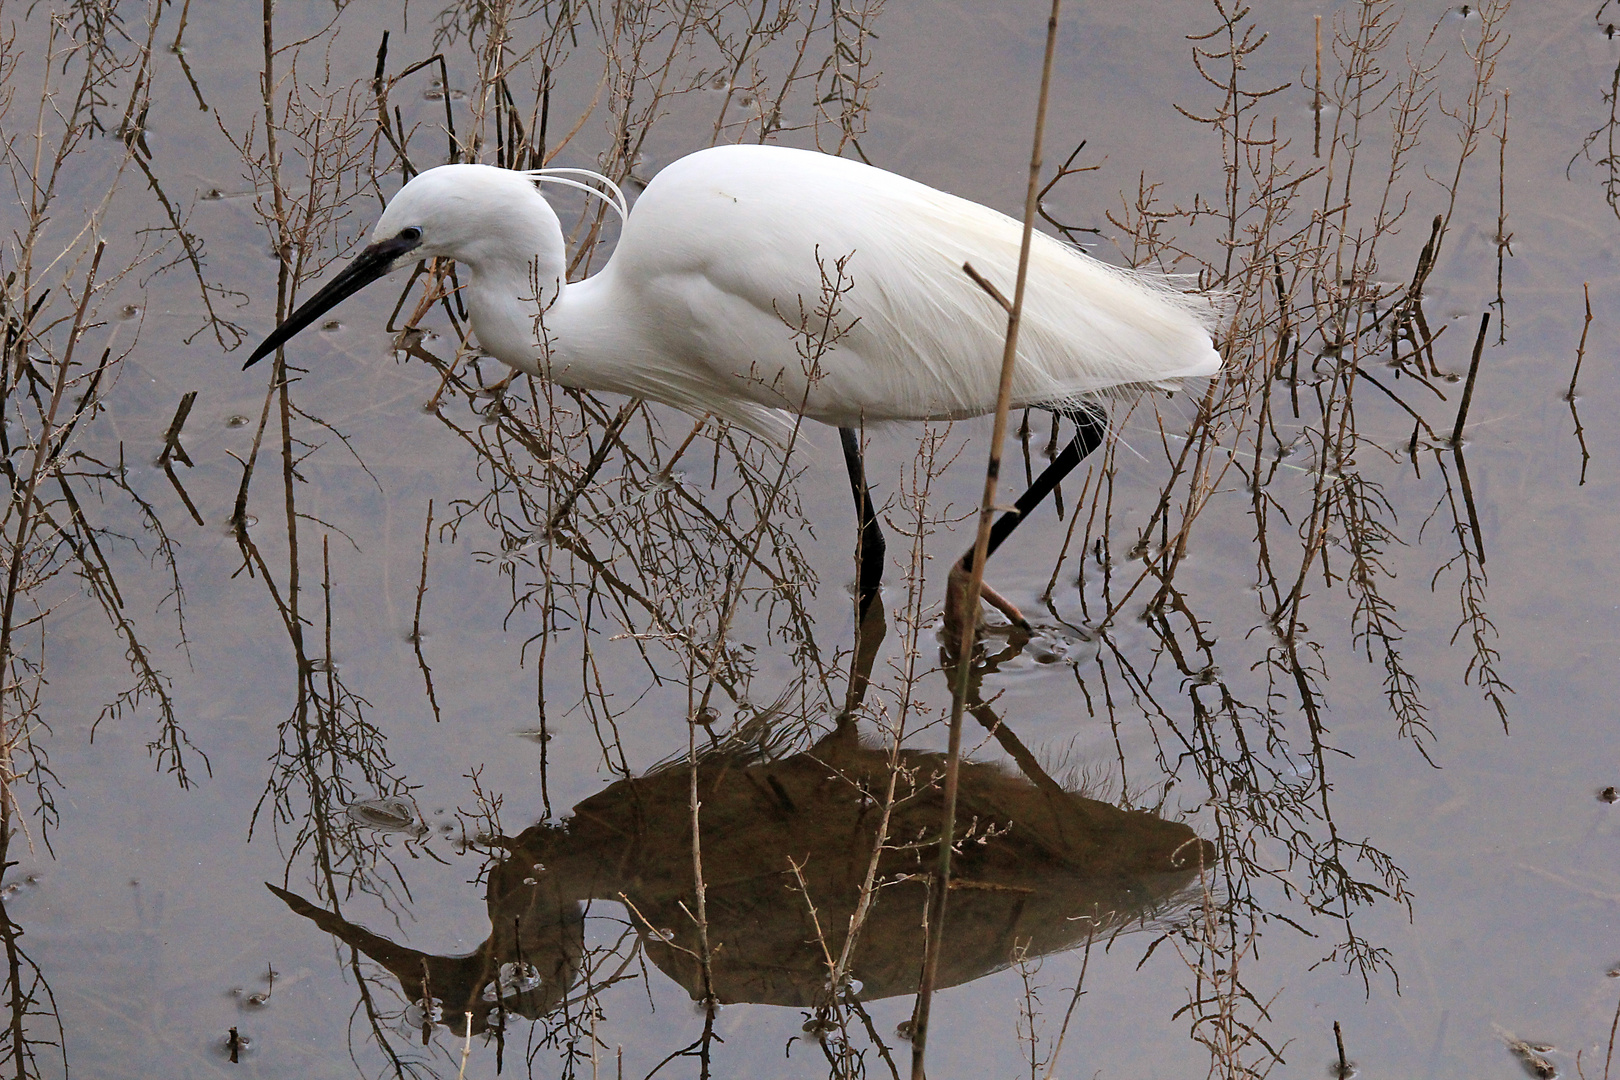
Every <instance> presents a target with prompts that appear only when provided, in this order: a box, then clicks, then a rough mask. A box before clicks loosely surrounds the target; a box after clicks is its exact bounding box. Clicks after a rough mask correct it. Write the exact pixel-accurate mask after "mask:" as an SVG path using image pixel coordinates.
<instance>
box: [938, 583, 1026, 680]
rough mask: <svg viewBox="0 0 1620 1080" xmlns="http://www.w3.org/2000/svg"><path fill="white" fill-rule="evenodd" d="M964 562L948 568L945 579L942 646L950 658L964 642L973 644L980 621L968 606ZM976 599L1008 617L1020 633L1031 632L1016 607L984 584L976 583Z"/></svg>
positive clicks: (976, 612)
mask: <svg viewBox="0 0 1620 1080" xmlns="http://www.w3.org/2000/svg"><path fill="white" fill-rule="evenodd" d="M964 562H965V560H962V561H958V562H957V563H956V564H955V565H954V566H952V567H951V572H950V574H949V575H948V576H947V577H946V579H945V647H946V649H948V650H949V651H950V653H951V655H953V656H960V655H961V649H962V645H963V643H964V642H967V643H968V644H971V643H972V640H973V638H974V637H975V636H976V634H977V632H978V629H979V625H980V623H981V622H982V621H983V620H982V617H981V615H980V613H979V612H978V611H977V610H973V611H969V610H968V603H967V593H968V577H969V571H968V569H967V567H966V566H965V565H964ZM979 599H981V600H983V601H984V602H985V603H987V604H989V605H990V606H991V607H993V608H995V609H996V610H997V611H999V612H1001V613H1002V614H1003V615H1005V616H1007V618H1008V620H1009V621H1011V622H1012V624H1013V625H1014V626H1016V627H1018V628H1019V629H1020V630H1023V631H1024V632H1026V633H1028V632H1029V631H1030V626H1029V621H1028V620H1027V619H1025V618H1024V613H1023V612H1022V611H1019V610H1018V605H1017V604H1014V603H1013V602H1012V601H1011V600H1008V599H1007V598H1006V597H1005V596H1002V595H1001V594H1000V593H999V592H997V591H996V590H995V589H993V588H991V587H990V583H989V582H987V581H981V582H980V583H979Z"/></svg>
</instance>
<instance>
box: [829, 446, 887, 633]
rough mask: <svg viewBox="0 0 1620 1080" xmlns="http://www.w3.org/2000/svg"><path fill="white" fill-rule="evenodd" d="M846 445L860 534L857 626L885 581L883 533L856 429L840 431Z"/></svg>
mask: <svg viewBox="0 0 1620 1080" xmlns="http://www.w3.org/2000/svg"><path fill="white" fill-rule="evenodd" d="M838 438H839V441H840V442H842V443H843V444H844V464H845V465H846V466H847V467H848V468H849V490H850V492H851V494H853V495H854V496H855V515H856V517H857V519H858V526H859V532H858V533H857V534H856V540H855V561H856V564H857V565H858V567H859V570H858V571H857V572H856V577H855V596H856V602H855V624H856V625H857V626H859V625H860V624H861V623H862V622H864V621H865V620H866V612H867V609H868V608H870V607H871V606H872V601H873V600H874V599H875V598H876V597H877V591H878V584H879V583H880V582H881V581H882V580H883V553H884V543H883V530H882V529H880V528H878V523H877V512H876V511H875V510H873V509H872V493H871V492H869V491H868V490H867V489H866V463H865V461H864V460H863V459H862V457H861V439H860V434H859V433H858V432H857V431H856V430H855V429H854V428H847V427H841V428H839V429H838Z"/></svg>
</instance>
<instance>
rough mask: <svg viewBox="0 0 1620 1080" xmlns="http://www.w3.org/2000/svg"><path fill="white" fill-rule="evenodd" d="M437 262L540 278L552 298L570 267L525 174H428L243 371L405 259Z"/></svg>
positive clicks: (475, 170)
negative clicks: (449, 261) (452, 261)
mask: <svg viewBox="0 0 1620 1080" xmlns="http://www.w3.org/2000/svg"><path fill="white" fill-rule="evenodd" d="M434 256H439V257H444V258H451V259H455V260H457V261H458V262H462V263H465V264H467V266H468V267H469V269H470V270H471V271H472V273H473V275H474V276H475V277H476V276H478V275H480V274H482V273H493V274H499V273H510V274H514V275H518V276H520V277H523V278H532V277H534V276H535V275H536V274H538V276H539V280H540V282H541V283H542V286H543V289H545V290H546V291H550V292H551V294H552V295H555V291H554V290H555V288H556V285H555V284H554V283H560V282H561V279H562V276H563V269H564V260H565V252H564V247H563V236H562V226H561V224H560V223H559V222H558V221H557V215H556V213H555V212H554V211H553V210H552V209H551V206H550V204H548V203H547V202H546V200H545V198H544V197H543V196H542V195H541V194H540V192H539V190H538V188H536V186H535V184H534V181H533V180H531V179H530V178H529V177H528V176H526V175H525V174H523V173H521V172H513V171H512V170H509V169H498V168H495V167H494V166H492V165H441V166H439V167H438V168H436V169H429V170H428V171H427V172H424V173H422V174H421V175H419V176H417V177H415V178H414V179H413V180H411V181H410V182H409V183H408V184H406V185H405V186H404V187H403V188H401V189H400V191H399V194H398V195H395V196H394V197H393V199H391V200H389V203H388V207H387V209H385V210H384V211H383V215H382V217H381V218H380V219H378V221H377V227H376V228H375V229H373V230H372V234H371V243H370V244H369V245H367V247H366V248H365V249H364V250H363V251H361V252H360V254H359V255H356V256H355V257H354V261H352V262H351V263H349V265H348V266H346V267H344V268H343V270H342V271H341V272H340V273H339V274H338V275H337V277H335V278H333V279H332V280H331V281H329V282H327V283H326V285H325V286H324V287H323V288H322V289H321V290H320V291H319V292H317V293H316V294H315V295H314V296H312V297H310V298H309V299H308V300H306V301H305V302H304V303H303V304H302V305H300V306H299V307H298V309H297V310H296V311H294V312H293V313H292V314H291V315H289V316H288V317H287V320H286V321H285V322H283V323H282V324H281V325H280V326H278V327H276V329H275V330H274V332H272V333H271V334H270V336H269V337H267V338H265V339H264V341H263V342H261V343H260V345H259V347H258V348H257V349H254V350H253V355H252V356H250V357H248V360H247V363H246V364H244V365H242V366H243V367H251V366H252V365H253V364H255V363H257V362H258V361H259V360H261V359H263V358H264V357H265V356H268V355H269V354H270V353H272V352H274V351H275V349H276V348H277V347H278V346H280V345H282V344H284V343H285V342H287V341H288V340H290V339H291V338H292V337H293V336H294V335H295V334H297V333H298V332H299V331H300V330H302V329H304V328H305V327H306V326H308V325H309V324H310V323H312V322H314V321H315V320H316V319H319V318H320V317H321V316H322V315H324V314H326V312H327V311H329V310H331V309H332V308H333V307H335V306H337V305H338V304H339V303H340V302H341V301H343V300H345V299H347V298H348V297H350V296H353V295H354V294H355V293H357V292H359V291H360V290H361V289H363V288H365V287H366V286H367V285H369V284H371V283H372V282H373V281H376V280H377V279H378V278H381V277H383V276H384V275H386V274H387V273H388V272H389V271H390V270H393V269H394V267H395V266H397V265H399V264H400V262H401V261H402V260H404V259H407V258H410V259H423V258H431V257H434ZM531 295H533V294H531Z"/></svg>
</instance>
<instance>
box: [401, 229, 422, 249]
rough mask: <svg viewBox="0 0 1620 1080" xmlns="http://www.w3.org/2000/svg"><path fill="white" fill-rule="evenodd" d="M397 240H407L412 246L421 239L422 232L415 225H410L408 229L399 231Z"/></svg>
mask: <svg viewBox="0 0 1620 1080" xmlns="http://www.w3.org/2000/svg"><path fill="white" fill-rule="evenodd" d="M399 238H400V239H401V240H409V241H410V242H411V243H413V244H414V243H415V242H416V241H418V240H420V239H422V230H421V229H418V228H417V227H416V226H415V225H412V226H411V227H410V228H407V229H401V230H399Z"/></svg>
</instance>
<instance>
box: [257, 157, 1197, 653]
mask: <svg viewBox="0 0 1620 1080" xmlns="http://www.w3.org/2000/svg"><path fill="white" fill-rule="evenodd" d="M581 176H585V177H592V178H594V179H595V180H596V181H598V182H600V183H601V184H602V185H603V186H604V187H605V188H606V189H607V191H609V192H611V196H610V195H603V196H602V197H603V198H605V199H607V201H608V202H609V203H610V204H611V205H613V207H614V208H615V209H616V210H618V211H619V212H620V213H621V214H622V215H624V217H625V221H624V227H623V229H622V231H621V233H620V236H619V242H618V245H617V247H616V248H615V250H614V252H613V256H612V257H611V258H610V259H609V260H608V263H607V265H606V266H605V267H603V269H602V270H601V271H600V272H599V273H597V274H595V275H594V276H592V277H589V278H586V279H585V280H584V281H579V282H567V281H565V280H564V278H565V273H566V267H567V252H566V250H565V248H564V241H563V233H562V227H561V225H560V224H559V222H558V220H557V215H556V213H555V212H554V211H553V210H552V208H551V206H550V204H549V203H547V202H546V200H545V198H544V196H542V195H541V194H540V191H539V189H538V186H537V184H538V183H556V184H563V185H567V186H572V187H580V186H582V185H581V184H580V182H579V180H578V178H579V177H581ZM1021 238H1022V226H1021V225H1020V224H1019V223H1018V222H1016V221H1014V220H1013V219H1011V218H1009V217H1007V216H1006V215H1004V214H1000V213H997V212H996V211H994V210H991V209H989V208H987V207H984V206H980V205H978V204H977V203H972V202H968V201H967V200H965V199H960V198H957V197H956V196H954V195H947V194H945V193H944V192H940V191H935V190H934V189H933V188H930V187H927V186H925V185H923V184H919V183H917V182H915V181H912V180H907V179H905V178H904V177H901V176H896V175H894V174H893V173H889V172H884V171H883V170H881V169H875V168H872V167H871V166H868V165H862V164H858V163H856V162H853V161H848V160H845V159H843V158H835V157H829V156H827V155H824V154H817V153H811V152H808V151H804V150H789V149H786V148H782V147H774V146H725V147H716V148H714V149H710V150H703V151H700V152H698V153H695V154H692V155H690V156H688V157H684V158H682V159H680V160H679V161H676V162H674V163H673V164H671V165H670V166H668V167H667V168H665V169H664V170H663V171H662V172H660V173H659V174H658V175H657V176H656V177H654V178H653V181H652V183H650V184H649V185H648V186H647V189H646V190H645V191H644V192H643V193H642V195H641V197H640V199H638V200H637V202H636V205H635V208H634V209H633V210H630V211H629V212H628V213H626V209H625V207H624V205H623V199H622V196H620V195H619V192H618V189H617V188H614V187H613V185H612V184H611V183H609V182H608V181H607V180H605V179H602V178H600V177H595V176H594V174H589V173H584V172H582V171H581V170H573V169H562V170H539V171H538V172H533V173H524V172H512V171H508V170H505V169H497V168H492V167H490V166H488V165H444V166H440V167H439V168H437V169H430V170H428V171H427V172H425V173H422V174H421V175H420V176H418V177H416V178H415V179H413V180H411V181H410V182H409V183H408V184H406V185H405V186H404V187H403V188H402V189H400V192H399V194H398V195H396V196H394V198H393V200H392V201H390V202H389V204H388V207H387V209H386V210H385V211H384V212H383V215H382V218H381V220H379V221H378V223H377V228H376V230H375V232H374V233H373V236H372V240H373V242H372V243H371V245H370V246H368V247H367V248H366V249H365V250H364V251H362V252H361V253H360V254H359V255H358V256H357V257H356V258H355V260H354V261H353V262H352V263H350V264H349V265H348V266H347V267H346V268H345V269H344V270H343V271H342V272H341V273H339V274H338V275H337V276H336V277H335V278H333V279H332V280H331V281H330V282H328V283H327V284H326V286H325V287H323V288H322V289H321V290H320V291H319V292H318V293H316V294H315V295H314V296H312V297H310V299H309V300H308V301H306V302H305V303H304V304H303V305H301V306H300V307H299V308H298V310H297V311H295V312H293V313H292V315H290V316H289V317H288V318H287V320H286V322H284V323H282V325H281V326H279V327H277V328H276V330H275V331H274V332H273V333H272V334H271V335H270V336H269V337H267V338H266V339H265V340H264V342H263V343H261V344H260V345H259V347H258V348H257V349H255V350H254V352H253V355H252V356H251V357H250V358H249V359H248V364H252V363H254V362H255V361H257V360H259V359H261V358H262V357H264V356H266V355H268V354H269V353H271V352H272V351H274V350H275V349H276V347H277V346H279V345H281V344H282V343H284V342H286V341H287V340H288V339H290V338H291V337H292V336H293V335H294V334H296V333H297V332H298V331H299V330H301V329H303V328H304V327H306V326H308V325H309V324H310V323H312V322H314V321H315V320H316V319H318V318H320V316H321V315H322V314H324V313H325V312H326V311H327V310H328V309H329V308H331V307H332V306H333V305H335V304H337V303H338V302H340V301H341V300H343V299H344V298H345V297H347V296H350V295H351V294H353V293H355V292H356V291H358V290H359V289H361V288H364V287H365V285H366V284H367V283H369V282H371V281H375V280H376V279H377V278H379V277H381V276H383V275H384V274H386V273H387V272H388V271H389V270H390V269H392V268H393V266H394V265H395V264H396V263H397V262H398V261H399V260H400V259H401V258H403V257H405V256H407V255H409V256H412V257H420V256H429V255H436V256H442V257H448V258H452V259H455V260H456V261H457V262H458V263H460V264H461V265H462V267H463V269H464V270H465V273H466V283H465V286H464V291H463V296H464V299H465V302H466V305H467V311H468V314H469V315H470V316H471V318H472V326H473V330H474V332H475V333H476V334H477V335H478V341H479V344H480V345H481V346H482V347H483V348H484V349H486V350H487V351H488V352H490V353H491V354H492V355H494V356H496V357H498V358H499V359H501V360H503V361H505V362H506V363H507V364H509V365H511V366H512V367H514V368H517V369H519V370H522V371H527V372H529V373H531V374H535V375H539V376H542V377H545V378H549V379H552V380H554V381H555V382H557V383H560V384H562V385H564V386H570V387H577V388H579V389H582V390H598V391H607V392H611V393H619V394H628V395H631V396H635V397H642V398H646V399H648V400H652V401H661V402H665V403H667V404H670V405H674V406H676V407H677V408H681V409H684V410H686V411H687V412H689V413H692V414H694V415H698V416H701V415H704V414H713V415H715V416H719V417H722V418H724V419H727V420H730V421H733V422H735V423H737V424H741V425H742V426H744V427H746V428H748V429H750V430H752V431H755V432H758V433H759V434H761V435H764V436H766V437H768V438H772V439H774V440H775V441H777V442H783V441H785V438H786V436H787V434H788V433H789V432H790V431H791V430H792V425H793V423H794V421H795V418H796V417H797V416H801V415H802V416H805V417H808V418H810V419H812V420H819V421H822V422H823V423H827V424H833V425H836V426H838V427H839V428H841V429H843V430H842V440H843V448H844V454H845V458H846V462H847V464H848V466H849V475H850V484H851V489H852V491H853V493H854V496H855V503H856V508H857V513H858V514H859V517H860V528H861V540H860V544H859V548H858V550H859V552H860V559H861V567H860V572H859V583H858V584H859V596H860V605H859V607H860V611H861V613H862V614H863V615H864V613H865V611H866V609H867V607H868V605H869V604H870V602H871V600H872V599H873V597H875V595H876V593H877V588H878V581H879V578H880V576H881V570H882V561H883V550H884V543H883V537H882V531H881V529H880V528H879V527H878V524H877V520H876V513H875V509H874V506H873V503H872V500H871V498H870V494H869V492H868V491H867V487H866V481H865V472H864V465H863V464H862V462H861V453H860V444H859V440H858V438H857V437H856V433H855V431H854V430H853V429H854V428H856V427H858V426H860V425H862V424H871V423H883V422H886V421H892V420H929V419H943V418H948V417H951V418H954V417H962V416H972V415H976V414H978V413H984V412H989V411H990V410H992V409H994V408H995V405H996V391H997V385H998V382H999V380H1000V371H1001V355H1002V350H1003V344H1002V343H1003V340H1004V336H1005V334H1006V329H1007V319H1006V314H1005V312H1003V311H1002V309H1001V308H1000V306H999V305H998V304H997V303H996V301H995V300H993V299H992V298H991V297H990V296H988V295H987V294H986V293H985V292H984V291H983V290H982V289H981V288H980V287H979V286H978V284H976V283H975V282H974V281H973V280H972V279H970V278H969V277H968V275H967V274H966V273H965V272H964V270H963V264H964V263H971V264H972V266H973V267H974V269H975V270H976V271H977V272H978V273H979V274H981V275H983V276H984V277H985V278H987V279H988V280H989V281H990V282H992V283H993V284H995V285H997V286H998V287H999V288H1000V289H1001V291H1002V292H1003V293H1005V294H1011V293H1012V291H1013V282H1014V278H1015V276H1016V273H1017V267H1018V249H1019V246H1020V242H1021ZM840 263H841V269H840ZM832 294H836V295H832ZM829 312H830V313H829ZM1214 314H1215V313H1214V309H1213V307H1212V306H1211V304H1210V302H1209V300H1208V298H1207V297H1201V296H1198V295H1196V294H1187V293H1184V292H1182V291H1180V290H1179V289H1178V288H1177V286H1176V284H1175V280H1174V279H1170V278H1164V277H1157V276H1153V275H1147V274H1139V273H1135V272H1132V271H1127V270H1119V269H1115V268H1113V267H1110V266H1106V265H1104V264H1103V263H1100V262H1097V261H1096V260H1094V259H1091V258H1088V257H1087V256H1085V255H1083V254H1081V253H1080V252H1079V251H1077V250H1075V249H1074V248H1072V247H1070V246H1068V245H1066V244H1063V243H1060V242H1059V241H1057V240H1054V239H1053V238H1051V237H1049V236H1046V235H1044V234H1041V233H1036V234H1035V236H1034V241H1033V247H1032V249H1031V253H1030V266H1029V277H1028V282H1027V286H1026V290H1025V296H1024V309H1023V322H1022V327H1021V330H1020V334H1019V347H1018V363H1017V365H1016V368H1015V371H1014V376H1013V396H1012V403H1013V405H1014V406H1025V405H1044V406H1049V407H1053V408H1057V409H1060V410H1062V411H1065V412H1067V413H1069V414H1070V415H1071V416H1072V417H1073V418H1074V419H1075V422H1076V433H1075V436H1074V440H1073V442H1071V443H1070V444H1069V446H1068V447H1067V448H1066V449H1064V451H1063V452H1062V453H1060V454H1059V455H1058V456H1057V457H1056V458H1054V459H1053V461H1052V463H1051V464H1050V465H1049V466H1048V467H1047V468H1046V470H1045V471H1043V472H1042V474H1041V476H1040V477H1039V478H1037V479H1036V481H1035V482H1034V484H1032V485H1031V487H1030V489H1029V490H1028V491H1026V492H1025V493H1024V494H1023V495H1022V496H1021V497H1020V498H1019V499H1018V502H1017V504H1016V505H1017V508H1016V509H1015V510H1014V511H1012V512H1009V513H1007V514H1005V515H1003V517H1002V518H1001V520H999V521H998V522H997V523H996V525H995V527H994V529H993V530H992V533H991V538H990V550H991V551H994V550H995V547H996V545H998V544H1000V543H1001V542H1002V541H1003V540H1005V539H1006V537H1007V535H1008V534H1009V533H1010V532H1011V531H1012V530H1013V528H1014V527H1016V525H1017V524H1018V522H1019V521H1020V520H1022V518H1023V517H1024V516H1025V515H1027V514H1029V513H1030V512H1032V511H1033V510H1034V508H1035V507H1036V506H1037V505H1039V503H1040V501H1041V500H1042V499H1043V498H1044V497H1045V496H1046V494H1047V493H1048V492H1050V491H1051V490H1052V488H1053V487H1054V486H1055V485H1056V484H1057V483H1058V482H1060V481H1061V479H1062V478H1063V476H1064V475H1066V474H1067V473H1068V472H1069V471H1070V470H1072V469H1073V468H1074V467H1075V466H1076V465H1077V464H1078V463H1079V462H1080V461H1081V460H1082V459H1083V458H1084V457H1085V456H1086V455H1087V454H1088V453H1090V452H1091V450H1092V449H1094V448H1095V447H1096V446H1097V445H1098V443H1099V442H1100V441H1101V439H1102V437H1103V433H1104V431H1105V428H1106V423H1107V421H1106V414H1104V413H1103V412H1102V410H1101V409H1100V408H1099V407H1098V406H1097V405H1096V404H1095V403H1094V402H1093V401H1092V400H1091V399H1094V398H1096V397H1098V396H1101V395H1103V394H1105V393H1107V392H1108V391H1112V390H1118V389H1120V388H1124V387H1131V386H1146V387H1162V386H1172V385H1175V384H1176V383H1178V382H1179V381H1180V380H1183V379H1188V378H1196V377H1199V376H1210V375H1214V374H1216V373H1217V372H1218V371H1219V370H1220V366H1221V362H1220V357H1219V356H1218V354H1217V353H1216V351H1215V348H1214V346H1213V344H1212V343H1211V341H1210V333H1209V331H1210V325H1211V323H1212V322H1213V320H1214ZM970 557H971V553H970V554H969V556H964V558H963V559H962V560H961V561H960V562H959V563H958V564H957V565H956V567H955V568H954V569H953V570H952V572H951V581H952V590H955V591H954V592H952V591H949V590H948V599H947V623H953V622H954V623H956V624H959V623H960V622H961V620H963V619H964V618H965V617H966V615H965V613H964V612H962V611H961V610H960V603H959V602H957V606H956V607H955V608H953V607H952V603H953V601H952V600H951V599H950V597H951V596H957V597H959V596H960V593H961V582H963V581H965V579H966V573H967V567H968V565H969V563H970V561H971V558H970ZM984 595H985V596H986V598H987V599H989V600H990V601H991V602H992V603H994V604H996V606H998V607H1000V608H1001V609H1002V610H1003V611H1005V612H1007V614H1008V616H1009V617H1010V618H1013V619H1014V620H1015V621H1019V622H1022V618H1023V617H1022V615H1020V614H1019V613H1018V609H1017V607H1016V606H1015V605H1013V604H1012V603H1011V602H1010V601H1007V600H1006V599H1005V598H1002V597H1000V596H999V595H998V594H996V593H995V592H994V591H993V590H991V589H989V587H988V586H986V587H985V593H984Z"/></svg>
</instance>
